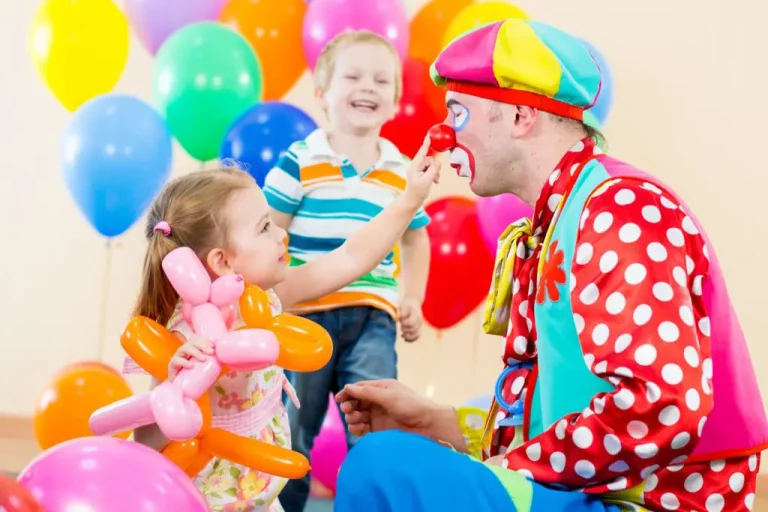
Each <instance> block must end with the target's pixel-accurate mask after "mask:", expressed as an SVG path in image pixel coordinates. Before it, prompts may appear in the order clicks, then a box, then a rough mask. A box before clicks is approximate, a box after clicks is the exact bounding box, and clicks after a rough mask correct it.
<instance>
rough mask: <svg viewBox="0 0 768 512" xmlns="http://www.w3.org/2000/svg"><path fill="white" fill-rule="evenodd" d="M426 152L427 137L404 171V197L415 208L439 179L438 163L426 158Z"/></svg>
mask: <svg viewBox="0 0 768 512" xmlns="http://www.w3.org/2000/svg"><path fill="white" fill-rule="evenodd" d="M428 150H429V137H427V138H425V139H424V143H423V144H422V145H421V148H420V149H419V151H418V153H416V156H414V157H413V160H411V163H410V165H409V166H408V170H407V171H406V180H407V185H406V187H405V196H406V197H407V199H408V202H409V203H410V204H412V205H414V206H415V207H416V208H418V207H419V206H421V205H422V204H424V201H426V200H427V196H428V195H429V191H430V190H431V189H432V184H433V183H437V182H438V181H439V179H440V162H439V161H438V160H437V159H435V158H433V157H431V156H427V151H428Z"/></svg>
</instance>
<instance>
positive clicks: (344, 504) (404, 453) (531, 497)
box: [334, 431, 619, 512]
mask: <svg viewBox="0 0 768 512" xmlns="http://www.w3.org/2000/svg"><path fill="white" fill-rule="evenodd" d="M452 510H468V511H469V510H471V511H472V512H566V511H568V512H618V511H619V508H618V507H617V506H615V505H607V504H605V503H602V502H601V501H600V500H599V498H597V497H595V496H589V495H586V494H583V493H579V492H568V491H557V490H552V489H549V488H547V487H544V486H541V485H539V484H536V483H533V482H531V481H530V480H527V479H526V478H525V477H524V476H522V475H521V474H520V473H517V472H514V471H509V470H506V469H503V468H500V467H493V468H492V467H490V466H487V465H486V464H483V463H481V462H478V461H476V460H474V459H471V458H470V457H468V456H466V455H463V454H461V453H458V452H455V451H453V450H451V449H449V448H446V447H444V446H441V445H439V444H438V443H435V442H434V441H431V440H429V439H427V438H426V437H422V436H419V435H415V434H407V433H404V432H400V431H388V432H379V433H376V434H369V435H367V436H365V437H363V438H362V439H361V440H360V441H359V442H358V443H357V445H356V446H355V447H354V448H353V449H352V450H351V451H350V452H349V454H348V455H347V459H346V461H345V462H344V465H343V466H342V467H341V471H340V472H339V479H338V483H337V485H336V500H335V503H334V511H335V512H360V511H365V512H411V511H413V512H416V511H418V512H437V511H441V512H443V511H452Z"/></svg>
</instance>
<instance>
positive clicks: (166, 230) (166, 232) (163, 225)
mask: <svg viewBox="0 0 768 512" xmlns="http://www.w3.org/2000/svg"><path fill="white" fill-rule="evenodd" d="M158 231H160V232H162V233H163V236H165V237H168V236H171V225H170V224H168V223H167V222H165V221H164V220H162V221H160V222H158V223H157V224H155V227H154V228H152V232H153V233H157V232H158Z"/></svg>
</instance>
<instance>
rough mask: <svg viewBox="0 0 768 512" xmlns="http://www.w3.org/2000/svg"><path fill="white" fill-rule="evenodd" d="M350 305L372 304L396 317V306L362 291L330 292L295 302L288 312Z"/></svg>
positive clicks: (303, 311)
mask: <svg viewBox="0 0 768 512" xmlns="http://www.w3.org/2000/svg"><path fill="white" fill-rule="evenodd" d="M350 306H372V307H374V308H376V309H381V310H382V311H385V312H387V313H388V314H389V315H390V316H391V317H392V318H394V319H397V308H396V307H395V305H394V304H390V303H389V301H386V300H384V299H382V298H381V297H378V296H376V295H373V294H372V293H363V292H335V293H331V294H329V295H326V296H325V297H322V298H320V299H315V300H311V301H307V302H301V303H299V304H296V305H294V306H293V307H291V309H290V312H291V313H294V314H306V313H314V312H317V311H328V310H330V309H337V308H339V307H350Z"/></svg>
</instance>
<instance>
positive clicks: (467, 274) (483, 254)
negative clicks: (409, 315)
mask: <svg viewBox="0 0 768 512" xmlns="http://www.w3.org/2000/svg"><path fill="white" fill-rule="evenodd" d="M426 210H427V214H429V216H430V217H431V219H432V222H430V224H429V225H428V226H427V232H428V233H429V244H430V253H431V256H432V260H431V263H430V267H429V277H428V280H427V294H426V298H425V299H424V305H423V308H422V311H423V313H424V318H425V319H426V320H427V322H429V323H430V325H432V326H433V327H436V328H438V329H445V328H447V327H451V326H453V325H455V324H457V323H458V322H459V321H461V320H462V319H464V318H465V317H466V316H467V315H469V314H470V313H471V312H472V311H474V309H475V308H477V306H479V305H480V303H481V302H482V301H483V300H484V299H485V298H486V297H487V295H488V289H489V288H490V286H491V278H492V276H493V264H494V255H493V254H491V252H490V251H489V250H488V248H487V246H486V245H485V241H484V240H483V236H482V234H481V233H480V224H479V222H478V219H477V213H476V211H475V202H474V201H473V200H472V199H469V198H466V197H443V198H441V199H438V200H437V201H435V202H433V203H431V204H429V205H428V206H427V207H426Z"/></svg>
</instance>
